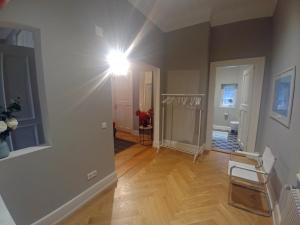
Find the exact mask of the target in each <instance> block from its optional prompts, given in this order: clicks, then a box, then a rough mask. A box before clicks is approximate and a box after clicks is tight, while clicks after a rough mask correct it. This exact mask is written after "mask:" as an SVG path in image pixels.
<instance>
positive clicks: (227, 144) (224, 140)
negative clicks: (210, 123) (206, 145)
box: [212, 130, 240, 151]
mask: <svg viewBox="0 0 300 225" xmlns="http://www.w3.org/2000/svg"><path fill="white" fill-rule="evenodd" d="M212 147H213V148H217V149H222V150H227V151H235V150H240V146H239V143H238V141H237V135H236V134H231V133H230V132H226V131H217V130H214V131H213V135H212Z"/></svg>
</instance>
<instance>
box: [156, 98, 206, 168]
mask: <svg viewBox="0 0 300 225" xmlns="http://www.w3.org/2000/svg"><path fill="white" fill-rule="evenodd" d="M167 97H175V98H176V97H199V98H200V104H199V106H195V108H197V107H199V124H198V139H197V150H196V151H195V152H194V160H193V161H194V162H195V161H196V159H197V157H198V155H199V154H200V153H201V154H202V150H201V146H200V138H201V122H202V110H203V109H202V102H203V97H205V94H161V98H162V103H163V104H162V143H161V144H160V147H165V148H170V149H175V150H180V149H179V148H177V147H172V146H168V145H166V144H165V143H164V140H165V139H164V134H165V105H166V104H165V103H164V101H165V100H166V98H167ZM171 109H172V118H171V126H172V127H171V141H172V139H173V134H172V133H173V132H172V131H173V103H172V108H171Z"/></svg>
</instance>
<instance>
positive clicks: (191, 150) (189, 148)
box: [162, 140, 204, 155]
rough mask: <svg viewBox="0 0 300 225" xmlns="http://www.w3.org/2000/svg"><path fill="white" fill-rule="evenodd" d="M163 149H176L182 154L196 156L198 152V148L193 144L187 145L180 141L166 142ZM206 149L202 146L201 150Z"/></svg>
mask: <svg viewBox="0 0 300 225" xmlns="http://www.w3.org/2000/svg"><path fill="white" fill-rule="evenodd" d="M162 147H166V148H168V147H169V148H174V149H176V150H178V151H181V152H185V153H188V154H192V155H194V154H195V152H196V151H197V150H198V146H196V145H191V144H187V143H182V142H178V141H170V140H164V141H163V144H162ZM202 149H204V146H203V145H202V146H200V150H202Z"/></svg>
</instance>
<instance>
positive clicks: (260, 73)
mask: <svg viewBox="0 0 300 225" xmlns="http://www.w3.org/2000/svg"><path fill="white" fill-rule="evenodd" d="M265 61H266V59H265V57H256V58H245V59H234V60H225V61H217V62H211V63H210V74H209V89H208V109H207V127H206V144H205V145H206V149H207V150H212V149H213V148H212V131H213V115H214V99H215V83H216V69H217V67H223V66H239V65H253V66H254V81H253V82H254V83H253V87H254V89H253V95H252V99H251V112H250V121H253V122H252V123H250V126H249V136H248V143H247V145H248V151H249V152H254V151H255V145H256V136H257V127H258V122H259V113H260V102H261V96H262V87H263V80H264V73H265Z"/></svg>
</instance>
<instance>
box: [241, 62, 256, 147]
mask: <svg viewBox="0 0 300 225" xmlns="http://www.w3.org/2000/svg"><path fill="white" fill-rule="evenodd" d="M253 72H254V71H253V66H250V67H249V68H248V69H247V70H245V71H244V73H243V77H242V85H241V104H240V125H239V130H238V140H239V142H240V144H241V146H242V148H243V150H244V151H247V150H249V149H248V148H247V145H248V135H249V127H250V126H249V124H250V120H249V118H250V114H251V112H250V110H251V99H252V93H253V78H254V73H253Z"/></svg>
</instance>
